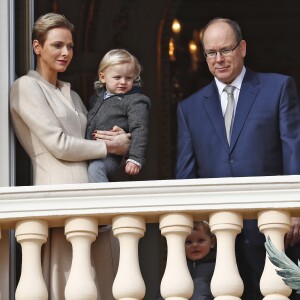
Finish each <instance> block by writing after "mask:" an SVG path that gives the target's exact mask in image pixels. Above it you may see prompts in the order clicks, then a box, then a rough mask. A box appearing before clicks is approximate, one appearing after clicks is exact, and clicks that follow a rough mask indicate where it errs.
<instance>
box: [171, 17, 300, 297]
mask: <svg viewBox="0 0 300 300" xmlns="http://www.w3.org/2000/svg"><path fill="white" fill-rule="evenodd" d="M202 45H203V49H204V55H205V57H206V61H207V65H208V68H209V70H210V72H211V73H212V75H213V76H214V80H213V81H212V82H211V83H210V84H209V85H207V86H206V87H204V88H203V89H201V90H199V91H198V92H196V93H195V94H193V95H191V96H190V97H188V98H187V99H185V100H183V101H181V102H180V103H179V105H178V109H177V115H178V145H177V150H178V155H177V165H176V178H178V179H184V178H212V177H241V176H271V175H292V174H300V100H299V97H298V94H297V89H296V85H295V82H294V80H293V79H292V78H291V77H288V76H284V75H280V74H271V73H269V74H266V73H256V72H253V71H251V70H249V69H248V68H246V67H245V66H244V58H245V56H246V41H245V40H243V38H242V34H241V30H240V27H239V25H238V24H237V23H236V22H234V21H232V20H229V19H221V18H218V19H213V20H211V21H210V22H209V23H208V24H207V25H206V27H205V28H204V30H203V33H202ZM226 86H231V87H232V88H231V89H232V90H233V91H231V92H230V94H231V96H233V98H230V96H228V95H227V92H226V91H225V90H226V89H227V88H225V87H226ZM224 89H225V90H224ZM231 100H232V101H233V102H232V103H233V105H232V114H231V115H230V116H229V117H228V114H227V112H226V110H227V103H229V102H228V101H231ZM229 106H230V105H228V110H229ZM226 115H227V116H226ZM224 118H225V120H226V119H227V120H228V118H229V126H228V125H227V126H225V123H226V121H224ZM227 124H228V121H227ZM292 224H293V225H292V228H291V230H290V232H289V233H288V234H287V237H286V245H291V246H293V245H294V244H296V243H297V241H298V239H299V218H292ZM263 242H264V237H263V235H262V234H260V233H259V231H258V228H257V220H245V221H244V228H243V232H242V234H241V235H240V236H239V237H238V243H237V246H238V249H239V251H238V253H237V259H238V263H239V258H240V256H239V255H240V254H241V253H242V254H243V255H242V256H241V261H242V262H243V265H239V267H240V268H241V269H240V272H241V276H242V277H243V279H244V283H245V292H244V295H243V299H247V300H248V299H249V300H253V299H255V300H258V299H262V296H261V294H260V291H259V279H260V276H261V273H262V271H263V266H264V259H265V250H264V245H263ZM243 267H245V270H246V272H245V273H244V269H243ZM250 270H251V271H250ZM244 274H245V276H244ZM249 279H250V282H248V281H249Z"/></svg>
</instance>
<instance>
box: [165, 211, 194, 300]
mask: <svg viewBox="0 0 300 300" xmlns="http://www.w3.org/2000/svg"><path fill="white" fill-rule="evenodd" d="M192 227H193V219H192V217H191V216H189V215H186V214H181V213H171V214H165V215H162V216H161V217H160V230H161V234H162V235H163V236H165V238H166V240H167V246H168V256H167V264H166V269H165V273H164V276H163V278H162V281H161V285H160V291H161V295H162V296H163V297H164V299H166V300H168V299H169V300H186V299H190V298H191V296H192V294H193V290H194V284H193V280H192V278H191V275H190V272H189V270H188V267H187V263H186V256H185V239H186V237H187V236H188V235H189V234H190V233H191V230H192Z"/></svg>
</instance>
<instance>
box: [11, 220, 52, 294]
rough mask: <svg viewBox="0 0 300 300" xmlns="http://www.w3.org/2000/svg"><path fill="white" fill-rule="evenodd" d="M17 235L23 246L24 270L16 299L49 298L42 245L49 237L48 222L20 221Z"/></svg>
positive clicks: (17, 225) (17, 226)
mask: <svg viewBox="0 0 300 300" xmlns="http://www.w3.org/2000/svg"><path fill="white" fill-rule="evenodd" d="M15 236H16V239H17V241H18V242H19V243H20V244H21V246H22V270H21V277H20V281H19V283H18V287H17V290H16V294H15V297H16V300H32V299H39V300H46V299H48V291H47V287H46V284H45V281H44V278H43V274H42V266H41V247H42V244H44V243H45V242H46V241H47V237H48V224H47V222H46V221H42V220H25V221H20V222H18V223H17V224H16V232H15Z"/></svg>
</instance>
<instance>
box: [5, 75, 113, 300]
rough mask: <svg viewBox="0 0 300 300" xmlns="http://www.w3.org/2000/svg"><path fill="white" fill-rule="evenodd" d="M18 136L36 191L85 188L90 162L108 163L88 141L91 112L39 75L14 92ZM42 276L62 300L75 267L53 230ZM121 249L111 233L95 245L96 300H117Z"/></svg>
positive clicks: (59, 231) (61, 85) (54, 298)
mask: <svg viewBox="0 0 300 300" xmlns="http://www.w3.org/2000/svg"><path fill="white" fill-rule="evenodd" d="M10 111H11V119H12V123H13V126H14V130H15V133H16V136H17V138H18V139H19V141H20V143H21V144H22V146H23V147H24V149H25V150H26V152H27V154H28V155H29V156H30V159H31V162H32V166H33V182H34V185H41V184H64V183H66V184H68V183H87V182H88V176H87V160H89V159H97V158H104V157H106V146H105V143H104V142H102V141H92V140H85V139H84V136H85V130H86V123H87V121H86V115H87V111H86V108H85V106H84V105H83V103H82V101H81V99H80V97H79V96H78V95H77V94H76V93H75V92H74V91H72V90H71V89H70V84H68V83H65V82H62V81H59V82H58V88H57V87H55V86H53V85H51V84H50V83H49V82H48V81H46V80H45V79H44V78H43V77H42V76H41V75H40V74H39V73H37V72H36V71H29V72H28V74H27V75H26V76H23V77H21V78H19V79H18V80H16V81H15V82H14V84H13V85H12V87H11V92H10ZM43 253H44V257H43V272H44V277H45V281H46V283H47V285H48V291H49V299H50V300H63V299H64V288H65V284H66V280H67V278H68V275H69V271H70V266H71V256H72V249H71V244H70V243H69V242H67V241H66V239H65V236H64V232H63V228H54V229H52V231H51V232H50V233H49V238H48V242H47V243H46V245H45V246H44V247H43ZM117 260H118V244H117V241H116V239H115V238H113V237H112V234H111V230H108V231H106V232H104V233H101V234H100V235H99V237H98V238H97V240H96V241H95V242H94V243H93V245H92V263H93V267H94V271H95V282H96V285H97V287H98V294H99V297H98V299H102V300H110V299H113V297H112V293H111V286H112V283H113V279H114V275H115V272H116V264H117Z"/></svg>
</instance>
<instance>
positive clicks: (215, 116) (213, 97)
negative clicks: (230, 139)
mask: <svg viewBox="0 0 300 300" xmlns="http://www.w3.org/2000/svg"><path fill="white" fill-rule="evenodd" d="M203 104H204V107H205V109H206V111H207V114H208V116H209V118H210V120H211V122H212V123H213V126H214V128H215V130H216V132H217V134H218V136H219V138H220V140H221V142H222V144H223V145H224V147H225V148H226V149H227V151H229V146H228V143H227V138H226V130H225V124H224V118H223V115H222V108H221V102H220V96H219V93H218V89H217V86H216V84H215V81H213V82H212V83H211V84H210V86H209V88H208V90H207V92H206V93H205V95H204V101H203Z"/></svg>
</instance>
